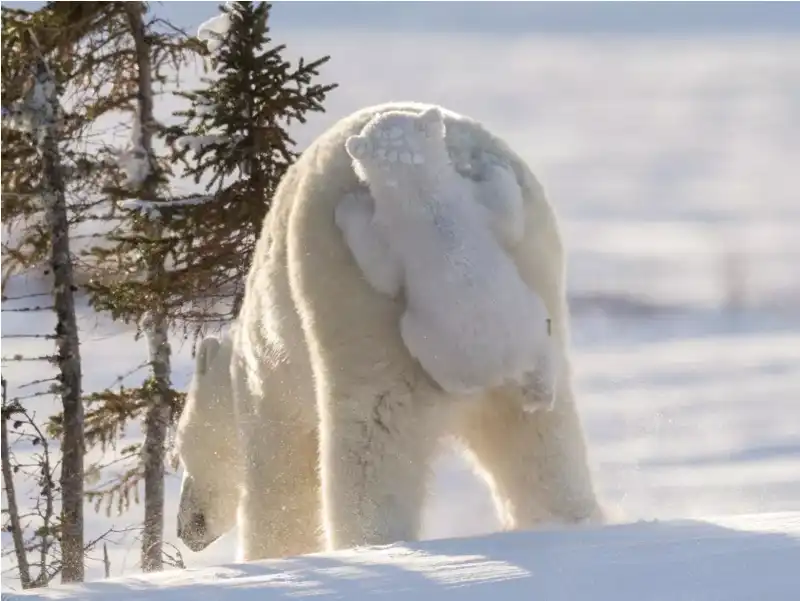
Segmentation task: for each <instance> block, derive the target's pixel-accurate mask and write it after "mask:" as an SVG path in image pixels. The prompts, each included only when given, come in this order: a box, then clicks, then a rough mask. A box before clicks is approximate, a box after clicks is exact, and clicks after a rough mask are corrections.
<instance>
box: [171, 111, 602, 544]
mask: <svg viewBox="0 0 800 601" xmlns="http://www.w3.org/2000/svg"><path fill="white" fill-rule="evenodd" d="M429 108H431V105H425V104H418V103H389V104H384V105H378V106H373V107H369V108H366V109H363V110H361V111H358V112H356V113H354V114H352V115H350V116H348V117H345V118H344V119H342V120H340V121H339V122H337V123H336V124H335V125H333V126H332V127H331V128H330V129H329V130H327V131H326V132H325V133H323V134H322V135H321V136H320V137H318V138H317V139H316V140H315V141H314V142H313V143H312V144H311V145H310V146H309V147H308V148H307V149H306V150H305V151H304V152H303V153H302V155H301V156H300V157H299V159H298V160H297V161H296V163H294V165H293V166H292V167H290V168H289V170H288V171H287V173H286V175H285V176H284V178H283V179H282V181H281V183H280V185H279V186H278V189H277V190H276V193H275V195H274V197H273V201H272V208H271V210H270V212H269V214H268V215H267V218H266V219H265V222H264V227H263V231H262V234H261V237H260V238H259V240H258V243H257V246H256V249H255V253H254V257H253V264H252V266H251V269H250V272H249V275H248V278H247V283H246V290H245V298H244V301H243V303H242V308H241V311H240V313H239V315H238V317H237V320H236V324H235V327H233V328H232V329H231V331H230V333H228V334H227V335H226V337H225V338H226V339H225V340H223V341H222V342H218V341H215V342H207V343H204V344H206V345H208V346H207V348H206V351H208V350H214V353H213V354H210V353H208V352H205V353H204V355H203V358H202V361H203V363H202V365H201V366H199V367H201V369H197V371H196V372H195V374H194V380H193V384H192V386H191V388H190V391H189V395H188V399H187V406H186V408H185V409H184V412H183V415H182V416H181V419H180V423H179V425H178V447H177V452H178V454H179V456H180V458H181V461H182V463H183V466H184V476H183V484H182V492H181V502H180V508H179V534H180V536H181V538H182V539H183V540H184V542H186V543H187V544H190V546H191V547H192V548H194V549H199V548H203V547H204V546H206V545H208V544H209V543H210V542H212V541H213V540H214V539H215V538H217V537H218V536H220V535H221V534H223V533H224V532H225V531H227V530H228V529H229V528H230V525H231V524H232V523H234V522H236V523H237V524H238V531H239V547H238V555H239V559H241V560H252V559H261V558H268V557H280V556H287V555H296V554H303V553H309V552H315V551H319V550H333V549H339V548H344V547H352V546H358V545H364V544H382V543H390V542H393V541H403V540H405V541H409V540H414V539H417V538H418V537H419V536H420V523H421V509H422V507H423V504H424V501H425V495H426V482H427V480H428V475H429V466H430V464H431V461H432V459H433V458H434V456H435V454H436V453H437V451H438V449H439V444H440V441H442V439H443V438H445V437H446V436H447V435H454V436H456V437H457V438H458V439H459V440H460V441H461V442H462V443H463V445H464V447H465V448H466V449H467V451H468V453H469V456H470V457H471V458H472V459H473V460H474V463H475V465H476V469H477V472H478V473H479V474H480V475H482V476H483V477H484V478H485V479H486V482H487V483H488V485H489V487H490V489H491V492H492V495H493V497H494V501H495V505H496V508H497V511H498V514H499V516H500V518H501V520H502V523H503V524H504V527H505V528H507V529H524V528H532V527H536V526H537V525H541V524H543V523H553V522H559V523H567V524H576V523H582V522H587V521H601V520H602V519H603V512H602V510H601V508H600V505H599V503H598V500H597V497H596V494H595V491H594V486H593V482H592V477H591V471H590V469H589V465H588V457H587V450H586V445H585V441H584V434H583V430H582V426H581V422H580V418H579V415H578V412H577V408H576V404H575V400H574V395H573V387H572V381H571V380H572V376H571V368H570V363H569V342H568V338H569V316H568V312H567V307H566V302H565V289H564V253H563V248H562V242H561V237H560V233H559V228H558V224H557V220H556V216H555V212H554V210H553V207H552V206H551V205H550V203H549V202H548V201H547V199H546V198H545V195H544V193H543V191H542V188H541V186H540V185H539V183H538V182H537V180H536V179H535V178H534V176H533V174H532V173H531V172H530V170H529V169H528V167H527V166H526V165H525V163H524V162H523V161H522V159H520V158H519V157H518V156H517V155H516V154H515V153H514V152H513V151H512V150H511V149H510V148H509V147H508V146H507V145H506V144H505V143H504V142H503V141H502V140H500V139H499V138H498V137H496V136H495V135H493V134H492V133H491V132H489V131H488V130H487V129H486V128H485V127H483V126H482V125H481V124H480V123H478V122H476V121H474V120H472V119H469V118H467V117H464V116H461V115H458V114H456V113H454V112H452V111H449V110H445V109H441V111H442V114H443V115H444V123H445V127H446V138H445V142H446V144H447V150H448V153H449V154H450V158H451V161H452V164H453V166H454V168H455V169H456V171H457V172H458V173H459V174H460V175H461V176H462V177H467V178H470V179H473V180H476V181H483V180H486V179H487V173H488V170H489V169H490V166H491V165H495V164H497V163H506V164H507V165H509V166H510V168H511V170H512V171H513V173H514V174H515V178H516V181H517V183H518V186H519V188H520V189H521V190H522V200H523V203H522V210H521V218H520V221H521V226H522V229H521V232H522V234H521V235H520V236H519V237H516V238H515V237H514V236H513V235H509V236H508V237H507V238H506V237H502V238H503V243H504V245H505V247H506V248H507V249H508V252H509V253H510V255H511V256H512V258H513V260H514V262H515V264H516V266H517V269H518V272H519V274H520V277H521V278H522V279H523V281H524V282H525V283H526V284H527V285H528V287H530V289H531V290H533V291H534V292H535V293H536V294H538V295H539V296H540V297H541V299H542V301H543V302H544V305H545V307H546V309H547V313H548V314H549V315H550V318H551V321H552V337H553V341H554V342H553V343H554V345H555V348H556V350H557V355H558V366H559V367H558V371H557V376H556V380H557V385H556V395H557V399H556V402H555V404H554V406H553V408H552V410H551V411H536V412H532V413H527V412H525V411H524V410H523V408H522V407H521V405H520V403H519V402H517V400H516V399H514V398H513V394H511V393H510V392H509V391H508V390H506V389H503V388H501V389H496V390H492V391H490V392H487V393H485V394H481V395H473V396H472V397H471V398H470V399H466V400H465V399H463V398H461V397H460V395H454V394H450V393H447V392H444V391H443V390H442V389H441V387H439V386H438V385H437V384H436V383H435V382H434V381H433V379H432V378H431V377H430V376H429V375H428V374H427V373H426V372H425V371H424V369H422V367H421V366H420V364H419V363H418V362H417V361H416V360H415V359H414V357H412V356H411V354H410V353H409V351H408V350H407V348H406V346H405V344H404V343H403V339H402V336H401V334H400V330H399V328H398V323H399V320H400V318H401V315H402V313H403V312H404V310H405V303H404V302H403V299H402V297H391V296H388V295H386V294H382V293H381V292H378V291H377V290H376V289H375V288H374V287H373V286H372V285H371V284H370V283H369V282H368V281H367V279H366V278H365V276H364V273H363V271H362V270H361V268H360V267H359V265H358V264H357V263H356V261H355V260H354V258H353V255H352V253H351V250H350V248H349V246H348V244H347V242H346V240H345V238H344V236H343V234H342V231H341V230H340V229H339V227H338V226H337V225H336V222H335V212H336V208H337V207H338V206H339V204H340V203H341V202H342V200H343V199H344V198H346V197H348V195H351V194H353V193H358V192H363V191H365V190H367V188H366V187H365V186H364V185H363V183H362V182H361V180H360V179H359V177H358V175H357V174H356V172H355V171H354V169H353V166H352V159H351V157H350V155H349V154H348V152H347V149H346V147H345V144H346V140H347V139H348V138H349V137H351V136H353V135H357V134H359V133H360V132H361V131H362V130H363V128H364V126H365V125H366V124H367V123H368V122H369V121H370V120H371V119H372V118H373V117H375V116H376V115H378V114H381V113H385V112H388V111H398V110H399V111H408V112H414V113H422V112H423V111H425V110H427V109H429ZM501 200H502V199H501ZM512 210H513V207H512ZM502 214H503V213H502V211H501V215H502ZM500 221H501V222H502V221H503V220H502V219H501V220H500ZM199 360H200V357H199V356H198V361H199ZM204 412H208V413H207V414H205V413H204ZM197 447H203V448H197ZM232 455H233V456H235V457H236V459H238V461H235V462H236V463H237V465H236V466H235V467H233V466H232V463H231V460H230V458H231V456H232ZM234 480H236V481H235V482H234ZM231 491H234V493H235V495H238V502H237V503H236V505H237V509H238V511H234V510H233V508H232V506H233V504H232V503H230V495H229V494H228V493H230V492H231Z"/></svg>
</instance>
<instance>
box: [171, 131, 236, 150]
mask: <svg viewBox="0 0 800 601" xmlns="http://www.w3.org/2000/svg"><path fill="white" fill-rule="evenodd" d="M230 139H231V138H230V137H229V136H223V135H220V134H214V135H207V136H181V137H180V138H178V139H177V140H175V143H176V144H177V145H178V146H180V147H181V148H190V149H191V150H192V151H194V152H202V151H203V150H204V149H205V148H206V147H208V146H213V145H214V144H224V143H225V142H226V141H228V140H230Z"/></svg>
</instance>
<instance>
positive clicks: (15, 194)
mask: <svg viewBox="0 0 800 601" xmlns="http://www.w3.org/2000/svg"><path fill="white" fill-rule="evenodd" d="M62 16H63V13H55V12H53V11H50V10H48V7H45V8H44V9H42V10H40V11H38V13H37V14H29V13H25V12H24V11H5V10H4V12H3V20H2V29H3V55H4V57H10V59H9V60H8V61H7V62H6V61H5V60H4V61H3V62H4V65H3V71H4V73H3V75H4V79H5V80H6V81H4V83H10V85H9V87H7V88H6V87H5V86H4V90H3V92H4V94H3V96H4V101H5V102H7V103H8V106H7V107H4V109H5V113H6V115H5V116H4V126H9V127H10V128H11V129H14V130H15V133H13V134H11V135H10V136H8V137H7V136H6V131H7V129H8V127H4V135H3V138H4V140H3V146H4V155H5V156H4V157H3V159H4V162H5V160H6V159H11V160H12V165H13V166H14V167H16V168H19V167H20V166H28V167H34V168H37V167H38V169H37V170H36V171H32V170H28V171H23V172H22V175H21V176H20V177H17V178H13V179H10V181H8V182H6V181H5V178H4V182H3V187H4V188H6V189H5V190H4V195H3V199H4V201H5V200H6V196H7V194H8V193H10V194H8V195H9V196H10V198H9V199H8V200H9V201H10V202H9V207H8V208H9V209H10V211H8V212H7V211H6V210H5V209H6V207H5V206H4V211H3V213H4V215H3V217H4V220H7V219H9V218H11V219H13V218H14V217H19V216H30V215H31V214H33V213H37V212H41V213H43V215H44V220H43V221H40V222H39V226H40V227H39V230H38V231H39V233H40V234H42V235H40V236H39V237H38V238H29V239H31V240H34V241H38V242H39V244H38V245H34V248H33V253H32V255H33V257H34V258H35V259H36V258H38V259H41V258H43V255H44V254H45V253H46V256H47V259H48V265H49V270H50V273H51V274H52V283H53V286H52V296H53V306H52V308H53V310H54V311H55V314H56V327H55V334H54V335H53V336H52V338H53V339H54V340H55V342H56V354H55V356H53V357H48V359H50V360H51V361H52V362H53V363H55V364H56V365H57V367H58V375H57V376H56V380H57V382H58V383H57V385H56V386H55V387H54V391H55V392H57V393H58V394H59V396H60V397H61V402H62V408H63V414H62V415H63V421H62V423H63V427H62V430H61V446H60V451H61V470H60V493H61V516H60V520H59V523H58V535H59V538H60V547H61V574H62V580H63V581H64V582H76V581H82V580H83V574H84V565H83V558H84V544H83V474H84V470H83V455H84V432H83V399H82V387H81V386H82V385H81V361H80V349H79V340H78V326H77V319H76V314H75V301H74V293H75V290H76V287H75V285H74V279H73V255H72V253H71V252H70V231H69V230H70V228H69V219H68V214H69V211H68V206H67V196H66V191H67V177H68V176H67V174H66V173H65V171H66V167H67V163H68V157H65V155H64V153H63V151H62V148H61V142H62V140H63V139H64V124H65V120H64V112H63V110H62V106H61V98H60V96H61V94H62V93H63V89H64V86H63V84H64V80H65V79H66V78H67V76H66V72H67V71H68V66H67V65H64V64H59V63H58V59H59V58H63V55H62V54H61V53H60V52H59V50H62V48H56V46H55V45H53V39H55V40H57V41H58V42H59V43H62V44H65V45H67V46H68V45H69V42H71V40H70V39H69V38H68V36H69V35H70V34H71V33H72V28H73V23H72V22H70V21H68V20H65V21H62V20H61V17H62ZM59 26H61V27H62V32H61V33H60V34H59V35H57V36H54V37H53V38H49V39H48V43H49V44H51V45H50V46H43V45H42V44H41V43H40V41H39V40H40V39H46V34H47V30H48V29H50V28H58V27H59ZM64 40H66V42H65V41H64ZM67 56H68V53H67ZM59 67H61V68H59ZM9 96H11V101H12V102H9ZM9 133H10V132H9ZM7 144H8V146H9V148H8V150H6V146H7ZM4 205H5V202H4ZM8 213H10V215H9V214H8ZM4 254H5V253H4ZM11 256H12V258H13V259H16V260H17V261H19V262H21V264H22V265H23V266H24V264H25V262H27V261H29V260H30V258H31V257H30V256H27V257H26V256H25V255H24V253H17V254H16V255H14V254H12V255H11ZM4 411H5V408H4ZM4 419H5V415H4ZM7 442H8V441H7V440H6V443H7ZM47 478H48V479H49V478H50V473H49V470H48V475H47ZM52 490H53V487H52V486H50V487H48V498H49V499H50V502H51V503H52V500H53V496H52ZM49 515H52V511H50V512H48V516H49ZM50 521H51V519H50V517H48V518H47V522H48V523H47V527H48V528H50ZM19 534H21V533H19ZM19 567H20V570H21V572H20V573H21V575H22V576H25V574H24V572H23V564H22V563H20V564H19ZM46 573H47V572H46V570H45V569H44V566H43V571H42V575H45V574H46ZM27 577H28V582H29V583H30V579H29V575H27ZM43 583H44V584H46V580H45V581H43Z"/></svg>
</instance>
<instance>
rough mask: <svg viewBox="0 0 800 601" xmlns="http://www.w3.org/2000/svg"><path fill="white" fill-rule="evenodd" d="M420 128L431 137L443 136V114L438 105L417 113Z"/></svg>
mask: <svg viewBox="0 0 800 601" xmlns="http://www.w3.org/2000/svg"><path fill="white" fill-rule="evenodd" d="M419 124H420V129H421V130H422V131H423V132H425V134H426V135H427V136H429V137H432V138H443V137H444V133H445V128H444V115H443V114H442V111H441V110H440V109H439V107H436V106H433V107H431V108H429V109H426V110H424V111H423V112H421V113H420V114H419Z"/></svg>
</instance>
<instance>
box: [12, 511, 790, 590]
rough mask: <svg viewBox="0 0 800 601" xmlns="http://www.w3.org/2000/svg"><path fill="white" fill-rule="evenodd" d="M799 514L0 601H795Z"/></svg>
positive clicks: (385, 555)
mask: <svg viewBox="0 0 800 601" xmlns="http://www.w3.org/2000/svg"><path fill="white" fill-rule="evenodd" d="M798 570H800V512H789V513H773V514H762V515H748V516H736V517H725V518H710V519H704V520H680V521H664V522H658V521H655V522H638V523H633V524H625V525H616V526H607V527H604V528H592V529H588V528H587V529H575V530H560V531H558V530H551V531H540V532H513V533H502V534H495V535H491V536H485V537H480V538H463V539H449V540H438V541H428V542H421V543H414V544H409V545H406V544H397V545H390V546H386V547H372V548H363V549H356V550H350V551H342V552H337V553H325V554H315V555H307V556H304V557H297V558H291V559H283V560H274V561H263V562H252V563H247V564H237V565H227V566H220V567H216V568H202V569H188V570H183V571H174V572H163V573H160V574H155V575H149V576H139V577H132V578H131V577H129V578H121V579H116V580H105V581H100V582H90V583H86V584H83V585H80V586H64V587H54V588H52V589H49V590H42V591H36V592H26V593H4V594H3V599H4V600H7V601H14V600H17V599H19V600H23V599H24V600H26V601H31V600H34V599H41V600H55V599H58V600H63V601H67V600H68V601H101V600H111V601H179V600H187V599H188V600H191V601H272V600H277V599H305V598H314V599H320V600H325V599H352V600H356V601H358V600H361V599H372V598H380V599H381V600H383V601H394V600H399V599H413V600H414V601H430V600H436V601H439V600H444V601H447V600H450V599H452V600H456V599H458V600H460V601H485V600H491V601H500V600H509V601H515V600H517V599H520V600H522V599H531V600H533V599H536V600H544V601H590V600H591V601H611V600H613V601H650V600H652V601H656V600H658V601H673V600H674V601H677V600H684V599H685V600H691V601H706V600H707V601H711V600H714V601H744V600H745V599H747V600H749V601H752V600H755V599H758V600H763V601H797V599H800V575H798Z"/></svg>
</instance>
